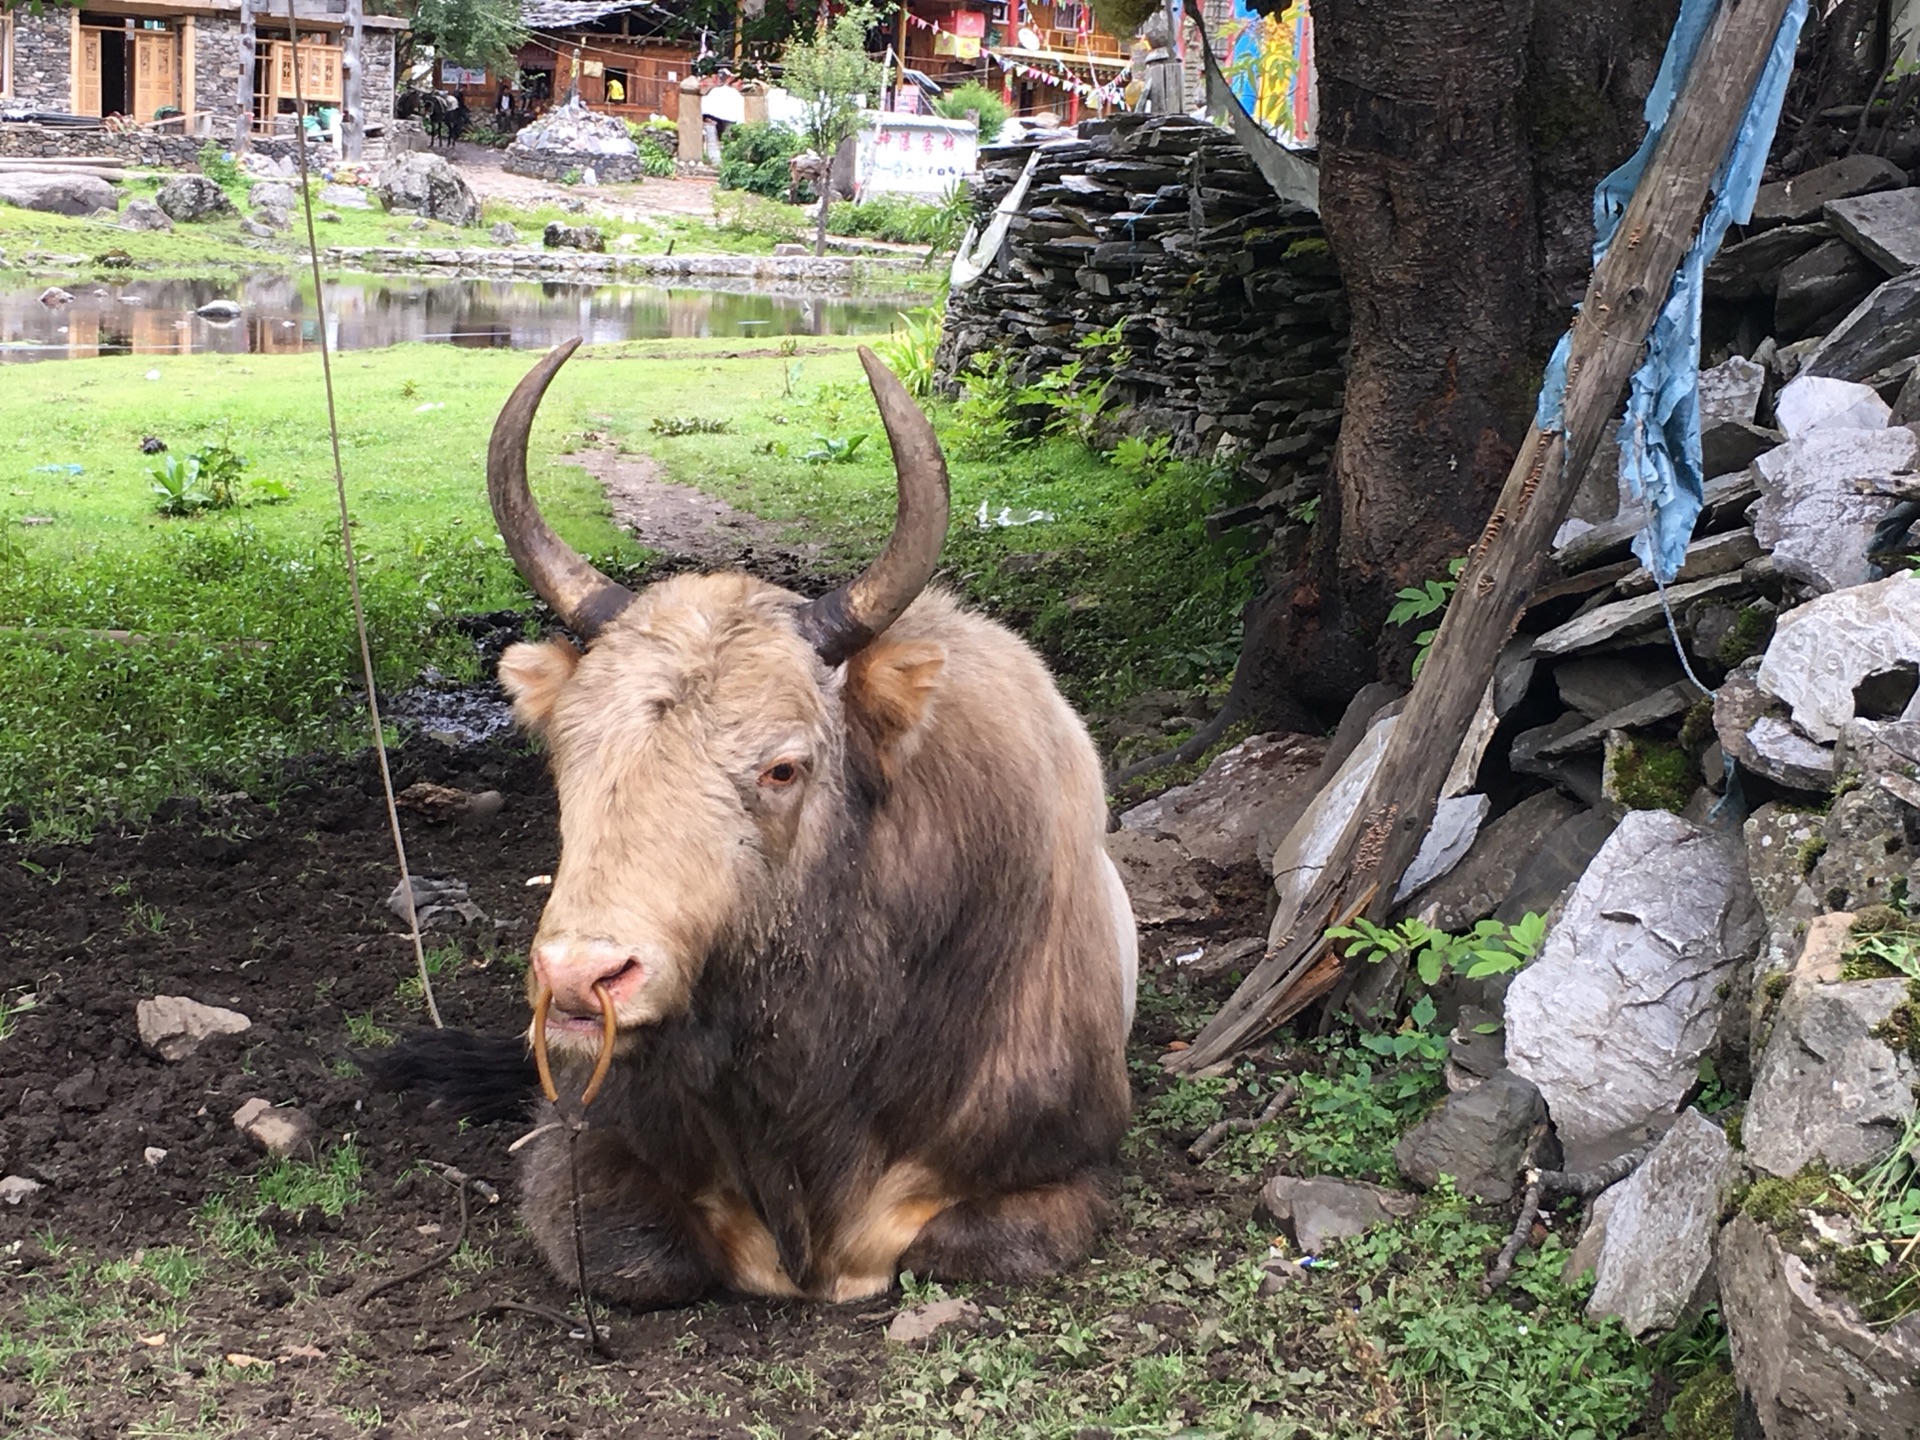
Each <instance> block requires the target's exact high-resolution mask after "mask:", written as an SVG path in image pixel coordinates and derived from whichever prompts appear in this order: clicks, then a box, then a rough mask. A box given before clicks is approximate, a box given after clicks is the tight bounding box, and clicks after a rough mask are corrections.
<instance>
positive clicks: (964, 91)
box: [933, 27, 1131, 145]
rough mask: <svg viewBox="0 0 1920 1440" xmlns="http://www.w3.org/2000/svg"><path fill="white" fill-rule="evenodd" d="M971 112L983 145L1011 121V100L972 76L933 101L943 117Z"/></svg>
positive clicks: (957, 117) (937, 113) (997, 136)
mask: <svg viewBox="0 0 1920 1440" xmlns="http://www.w3.org/2000/svg"><path fill="white" fill-rule="evenodd" d="M1129 28H1131V27H1129ZM969 112H971V113H972V114H973V115H974V116H975V118H976V119H977V121H978V122H979V126H980V143H981V144H982V145H991V144H993V143H994V141H995V140H997V139H999V138H1000V128H1001V127H1002V126H1003V125H1005V124H1006V123H1007V113H1008V112H1007V102H1006V101H1004V100H1002V99H1001V98H1000V96H999V94H998V93H997V92H995V91H992V90H989V89H988V88H987V87H986V86H984V85H982V84H981V83H980V82H979V81H978V80H969V81H968V82H967V83H966V84H964V85H960V86H957V87H955V88H954V89H952V90H949V91H948V92H947V93H946V94H944V95H942V96H941V97H940V98H939V99H938V100H935V101H934V102H933V113H934V114H936V115H938V116H940V117H942V118H943V119H947V120H964V119H966V118H967V115H968V113H969Z"/></svg>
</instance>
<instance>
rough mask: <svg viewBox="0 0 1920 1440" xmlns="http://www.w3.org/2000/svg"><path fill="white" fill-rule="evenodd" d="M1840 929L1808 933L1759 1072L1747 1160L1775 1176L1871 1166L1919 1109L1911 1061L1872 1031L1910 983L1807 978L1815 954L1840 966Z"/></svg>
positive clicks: (1746, 1137)
mask: <svg viewBox="0 0 1920 1440" xmlns="http://www.w3.org/2000/svg"><path fill="white" fill-rule="evenodd" d="M1823 918H1827V919H1832V918H1834V917H1823ZM1845 918H1851V917H1845ZM1839 929H1840V935H1839V938H1838V941H1837V943H1836V941H1835V940H1834V939H1833V938H1832V936H1831V933H1830V930H1831V927H1828V928H1827V929H1810V930H1809V931H1808V940H1807V949H1806V951H1805V952H1803V958H1802V961H1801V962H1800V963H1799V964H1796V965H1795V967H1794V971H1793V977H1792V979H1791V981H1790V982H1789V984H1788V986H1787V993H1786V995H1785V997H1784V998H1783V999H1782V1000H1781V1001H1780V1008H1779V1010H1778V1011H1777V1013H1776V1015H1775V1018H1774V1023H1773V1032H1772V1034H1771V1035H1770V1036H1769V1037H1768V1038H1767V1044H1766V1049H1765V1051H1764V1052H1763V1053H1762V1054H1761V1056H1760V1063H1759V1065H1758V1067H1757V1068H1756V1069H1755V1072H1754V1079H1753V1093H1752V1095H1751V1097H1750V1098H1749V1099H1748V1102H1747V1112H1746V1116H1745V1118H1744V1120H1743V1121H1742V1122H1741V1127H1740V1134H1741V1143H1742V1145H1743V1146H1744V1148H1745V1149H1746V1152H1747V1161H1748V1163H1749V1164H1751V1165H1753V1166H1754V1167H1755V1168H1756V1169H1760V1170H1764V1171H1766V1172H1767V1173H1768V1174H1769V1175H1778V1176H1781V1177H1783V1178H1784V1177H1786V1176H1791V1175H1797V1174H1799V1173H1800V1171H1801V1169H1802V1168H1804V1167H1805V1166H1806V1165H1808V1164H1810V1163H1812V1162H1813V1161H1815V1160H1823V1161H1825V1162H1826V1164H1828V1165H1829V1166H1831V1167H1832V1168H1834V1169H1836V1170H1851V1169H1856V1168H1858V1167H1860V1166H1863V1165H1871V1164H1873V1163H1874V1162H1875V1161H1877V1160H1881V1159H1884V1158H1885V1157H1886V1155H1887V1153H1888V1152H1889V1151H1891V1150H1892V1149H1893V1146H1894V1144H1895V1142H1897V1141H1898V1140H1899V1138H1900V1135H1901V1133H1902V1130H1903V1128H1904V1127H1905V1125H1906V1124H1907V1122H1908V1120H1910V1119H1911V1118H1912V1116H1913V1111H1914V1097H1913V1082H1914V1079H1915V1076H1916V1070H1915V1066H1914V1062H1913V1059H1912V1057H1911V1056H1909V1055H1907V1054H1905V1053H1904V1052H1901V1051H1896V1050H1895V1049H1893V1048H1892V1047H1890V1046H1888V1045H1887V1044H1886V1043H1885V1042H1884V1041H1881V1040H1877V1039H1875V1038H1874V1036H1873V1031H1874V1030H1875V1029H1877V1028H1878V1027H1879V1026H1880V1025H1881V1024H1883V1023H1884V1022H1885V1021H1886V1018H1887V1017H1888V1016H1889V1015H1890V1014H1892V1013H1893V1010H1894V1007H1895V1006H1897V1005H1900V1004H1902V1003H1903V1002H1905V1001H1906V1000H1907V998H1908V997H1907V982H1906V981H1905V980H1904V979H1895V980H1848V981H1839V980H1835V981H1832V982H1830V983H1820V982H1819V981H1817V980H1814V979H1810V978H1809V970H1810V969H1811V965H1810V963H1809V958H1808V957H1809V956H1817V957H1821V958H1827V959H1829V961H1830V968H1831V969H1833V970H1836V971H1837V970H1838V962H1837V959H1835V958H1832V957H1829V956H1828V955H1827V952H1828V951H1831V952H1833V955H1834V956H1837V953H1838V951H1839V950H1840V949H1842V948H1844V944H1845V938H1846V937H1845V926H1844V923H1843V924H1842V925H1841V926H1840V927H1839ZM1822 937H1825V938H1824V939H1823V938H1822Z"/></svg>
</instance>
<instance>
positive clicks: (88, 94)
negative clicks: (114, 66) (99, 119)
mask: <svg viewBox="0 0 1920 1440" xmlns="http://www.w3.org/2000/svg"><path fill="white" fill-rule="evenodd" d="M101 33H102V32H101V31H99V30H96V29H93V28H92V27H91V26H87V25H83V26H81V27H80V113H81V114H82V115H99V114H101V113H103V112H102V111H101V109H100V36H101Z"/></svg>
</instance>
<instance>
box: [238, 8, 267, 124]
mask: <svg viewBox="0 0 1920 1440" xmlns="http://www.w3.org/2000/svg"><path fill="white" fill-rule="evenodd" d="M257 24H258V21H257V19H256V18H255V15H254V9H253V0H240V80H239V93H238V95H237V96H236V97H235V102H236V104H237V105H238V106H239V109H238V111H237V112H236V113H235V115H234V126H233V150H234V153H235V154H236V155H237V154H240V153H241V152H243V151H245V150H246V148H247V145H248V142H250V141H251V140H252V139H253V68H254V55H255V50H256V47H257V46H258V43H259V37H258V36H257V35H256V34H255V26H256V25H257ZM268 118H269V120H271V118H272V117H271V116H269V117H268Z"/></svg>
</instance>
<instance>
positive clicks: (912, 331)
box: [873, 305, 947, 400]
mask: <svg viewBox="0 0 1920 1440" xmlns="http://www.w3.org/2000/svg"><path fill="white" fill-rule="evenodd" d="M946 314H947V312H946V307H945V306H942V305H928V306H926V307H925V308H924V309H920V310H915V311H913V312H912V313H910V314H902V315H901V316H900V323H899V324H898V325H896V326H895V327H894V328H893V329H892V330H891V331H889V332H888V333H887V337H886V339H884V340H877V341H875V342H874V346H873V348H874V350H875V351H876V352H878V354H879V356H880V358H881V359H882V360H884V361H886V362H887V368H888V369H889V370H891V371H893V373H894V374H895V375H896V376H898V377H899V380H900V383H901V384H902V385H904V386H906V387H907V393H908V394H909V395H912V396H914V397H915V398H916V399H920V400H924V399H926V398H927V396H929V395H931V394H932V393H933V375H934V357H935V355H936V354H937V353H938V352H939V349H940V334H941V330H942V328H943V327H944V325H945V323H946Z"/></svg>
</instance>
